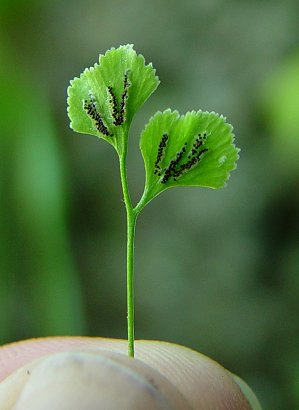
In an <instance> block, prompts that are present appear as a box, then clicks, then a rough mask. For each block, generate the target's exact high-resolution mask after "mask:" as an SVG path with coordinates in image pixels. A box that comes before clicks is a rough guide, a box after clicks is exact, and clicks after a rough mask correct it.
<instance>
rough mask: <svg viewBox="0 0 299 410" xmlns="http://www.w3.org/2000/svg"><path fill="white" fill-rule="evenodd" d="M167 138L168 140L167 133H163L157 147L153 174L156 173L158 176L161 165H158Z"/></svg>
mask: <svg viewBox="0 0 299 410" xmlns="http://www.w3.org/2000/svg"><path fill="white" fill-rule="evenodd" d="M167 140H168V134H163V135H162V139H161V142H160V144H159V148H158V154H157V159H156V162H155V171H154V174H158V175H159V177H160V176H161V175H162V174H161V167H160V165H159V164H160V162H161V160H162V157H163V154H164V150H165V148H166V143H167Z"/></svg>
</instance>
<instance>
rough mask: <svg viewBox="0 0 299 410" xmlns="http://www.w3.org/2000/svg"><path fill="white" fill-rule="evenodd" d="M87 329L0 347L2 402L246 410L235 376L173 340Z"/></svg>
mask: <svg viewBox="0 0 299 410" xmlns="http://www.w3.org/2000/svg"><path fill="white" fill-rule="evenodd" d="M126 350H127V343H126V341H125V340H116V339H115V340H114V339H104V338H88V337H53V338H43V339H30V340H27V341H21V342H17V343H12V344H8V345H4V346H2V347H0V410H12V409H14V410H24V409H26V410H38V409H43V410H48V409H49V410H50V409H53V408H59V409H60V410H68V409H70V408H71V409H73V410H76V409H78V410H79V409H89V410H93V409H102V408H103V409H105V410H113V409H122V410H129V409H130V410H135V409H136V410H137V409H142V410H147V409H151V410H160V409H161V410H162V409H165V410H183V409H184V410H189V409H190V410H192V409H193V410H250V409H252V407H251V406H250V405H249V402H248V400H247V399H246V398H245V396H244V394H243V393H242V391H241V389H240V387H239V384H238V383H236V381H235V379H234V376H233V375H231V373H229V372H228V371H227V370H225V369H224V368H223V367H221V366H220V365H219V364H218V363H216V362H214V361H213V360H211V359H209V358H208V357H206V356H204V355H202V354H200V353H198V352H195V351H193V350H191V349H188V348H186V347H183V346H178V345H175V344H171V343H165V342H156V341H143V340H140V341H136V344H135V359H132V358H129V357H127V354H126Z"/></svg>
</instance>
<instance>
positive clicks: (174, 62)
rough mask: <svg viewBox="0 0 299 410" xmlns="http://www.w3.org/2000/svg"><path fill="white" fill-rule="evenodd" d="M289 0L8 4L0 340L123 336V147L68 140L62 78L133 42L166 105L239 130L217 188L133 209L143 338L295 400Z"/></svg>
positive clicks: (296, 128) (3, 3) (134, 166)
mask: <svg viewBox="0 0 299 410" xmlns="http://www.w3.org/2000/svg"><path fill="white" fill-rule="evenodd" d="M298 17H299V3H298V1H297V0H285V1H284V2H281V1H276V0H275V1H269V0H268V1H263V2H262V1H257V0H255V1H250V0H246V1H240V0H239V1H236V0H227V1H224V0H202V1H198V0H189V1H185V2H183V3H182V2H181V1H180V0H172V1H171V0H169V1H161V0H159V1H157V0H154V1H151V2H149V1H144V0H129V1H108V0H102V1H95V0H87V1H79V0H65V1H57V0H56V1H55V0H52V1H46V0H45V1H37V0H31V1H29V0H26V1H25V0H0V97H1V98H0V339H1V343H5V342H9V341H13V340H18V339H20V338H27V337H35V336H44V335H82V334H83V335H96V336H107V337H120V338H125V337H126V300H125V295H126V291H125V238H126V233H125V210H124V206H123V202H122V198H121V189H120V181H119V171H118V163H117V158H116V154H115V153H114V152H113V149H112V147H111V146H109V144H105V143H104V141H99V140H97V139H96V138H93V137H89V136H84V135H79V134H75V133H74V132H72V131H71V130H70V129H69V125H68V124H69V120H68V118H67V115H66V88H67V86H68V83H69V80H70V79H71V78H73V77H74V76H78V75H79V74H80V72H81V71H82V70H83V69H84V68H85V67H87V66H91V65H93V64H94V63H95V62H96V61H97V59H98V54H99V53H100V52H101V53H103V52H105V51H106V49H108V48H110V47H111V46H118V45H120V44H126V43H133V44H135V49H136V50H137V51H138V52H139V53H142V54H143V55H144V56H145V58H146V61H147V62H150V61H152V62H153V64H154V66H155V68H156V69H157V73H158V75H159V77H160V79H161V85H160V86H159V88H158V90H157V91H156V93H155V94H154V95H153V96H152V97H151V99H150V100H149V101H148V102H147V103H146V104H145V106H144V107H143V109H142V110H141V112H140V113H139V114H138V115H137V117H136V119H135V121H134V124H133V127H132V133H131V140H130V143H131V145H130V153H129V163H128V166H129V177H130V181H129V182H130V187H131V192H132V196H133V198H134V201H137V199H139V196H140V194H141V192H142V189H143V180H144V171H143V164H142V159H141V156H140V154H139V148H138V138H139V137H138V136H139V133H140V131H141V129H142V127H143V125H144V123H145V122H147V120H148V118H149V117H150V116H151V115H152V114H153V113H154V112H155V111H156V110H159V109H161V110H163V109H166V108H168V107H172V108H176V109H178V110H179V111H180V112H182V113H183V112H185V111H187V110H190V109H203V110H215V111H217V112H220V113H222V114H224V115H225V116H227V118H228V121H229V122H231V123H232V124H234V127H235V133H236V141H237V145H238V146H239V147H240V148H241V150H242V151H241V155H240V160H239V166H238V170H237V171H235V172H233V174H232V176H231V179H230V181H229V184H228V186H227V187H226V188H225V189H222V190H218V191H214V190H209V189H195V188H180V189H177V190H175V189H174V190H169V191H168V192H166V193H163V194H162V195H161V196H159V197H158V198H157V199H155V200H154V201H153V202H152V203H151V204H150V205H149V206H148V207H147V208H146V209H145V210H144V212H143V214H142V215H141V217H140V219H139V221H138V226H137V238H136V240H137V243H136V337H137V338H148V339H162V340H167V341H172V342H176V343H181V344H184V345H187V346H190V347H192V348H194V349H197V350H199V351H201V352H203V353H205V354H208V355H210V356H211V357H213V358H214V359H216V360H218V361H219V362H220V363H222V364H223V365H224V366H225V367H227V368H229V369H230V370H231V371H233V372H235V373H237V374H238V375H240V376H241V377H243V378H244V379H245V380H246V381H247V382H248V383H249V384H250V385H251V386H252V388H253V389H254V390H255V391H256V393H257V395H258V397H259V398H260V400H261V402H262V404H263V406H264V408H265V409H271V410H278V409H281V410H285V409H298V408H299V232H298V231H299V28H298Z"/></svg>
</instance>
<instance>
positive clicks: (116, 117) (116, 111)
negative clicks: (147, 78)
mask: <svg viewBox="0 0 299 410" xmlns="http://www.w3.org/2000/svg"><path fill="white" fill-rule="evenodd" d="M130 85H131V84H130V83H129V80H128V73H125V75H124V87H123V93H122V95H121V97H120V104H119V106H118V102H117V98H116V95H115V94H114V91H113V88H112V86H111V85H109V87H108V92H109V94H110V104H111V108H112V117H113V124H114V125H121V124H123V123H124V121H125V108H126V100H127V98H128V90H129V87H130Z"/></svg>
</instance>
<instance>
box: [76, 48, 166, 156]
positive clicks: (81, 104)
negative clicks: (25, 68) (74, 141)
mask: <svg viewBox="0 0 299 410" xmlns="http://www.w3.org/2000/svg"><path fill="white" fill-rule="evenodd" d="M70 84H71V85H70V86H69V87H68V115H69V118H70V120H71V124H70V126H71V128H72V129H73V130H74V131H77V132H80V133H83V134H91V135H95V136H97V137H100V138H103V139H105V140H106V141H108V142H109V143H110V144H112V145H113V146H114V147H115V148H116V150H117V151H118V153H119V154H121V153H122V152H123V151H124V147H125V144H126V142H127V135H128V128H129V126H130V124H131V121H132V118H133V116H134V114H135V113H136V111H137V110H138V109H139V108H140V106H141V105H142V104H143V103H144V102H145V101H146V100H147V98H148V97H149V96H150V95H151V94H152V92H153V91H154V90H155V89H156V88H157V86H158V84H159V79H158V77H157V76H156V75H155V70H154V69H153V67H152V64H148V65H145V61H144V57H143V56H142V55H137V54H136V52H135V50H133V46H132V45H126V46H120V47H119V48H117V49H115V48H112V49H110V50H108V51H107V52H106V54H105V55H100V57H99V64H95V65H94V67H91V68H89V69H86V70H85V71H84V72H83V73H82V74H81V75H80V77H79V78H74V79H73V80H72V81H71V82H70Z"/></svg>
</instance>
